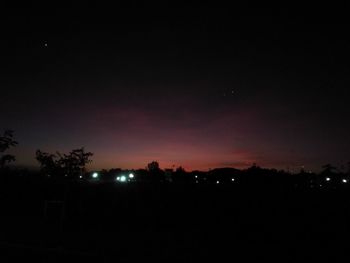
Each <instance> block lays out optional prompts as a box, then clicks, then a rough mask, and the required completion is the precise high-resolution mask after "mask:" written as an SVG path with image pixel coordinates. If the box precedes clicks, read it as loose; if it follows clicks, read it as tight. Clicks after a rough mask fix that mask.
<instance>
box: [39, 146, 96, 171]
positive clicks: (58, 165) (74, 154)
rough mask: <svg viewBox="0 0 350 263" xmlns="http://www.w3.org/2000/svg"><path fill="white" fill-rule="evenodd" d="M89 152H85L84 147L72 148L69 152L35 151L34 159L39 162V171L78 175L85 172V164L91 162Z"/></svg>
mask: <svg viewBox="0 0 350 263" xmlns="http://www.w3.org/2000/svg"><path fill="white" fill-rule="evenodd" d="M92 155H93V153H91V152H85V149H84V147H82V148H79V149H74V150H72V151H71V152H69V154H61V153H59V152H57V153H56V155H55V154H49V153H46V152H42V151H40V150H37V151H36V159H37V160H38V162H39V163H40V166H41V171H42V172H43V173H45V174H53V175H60V176H62V175H65V176H70V177H72V176H78V175H82V173H84V172H85V166H86V165H87V164H88V163H91V162H92V160H91V159H90V157H91V156H92Z"/></svg>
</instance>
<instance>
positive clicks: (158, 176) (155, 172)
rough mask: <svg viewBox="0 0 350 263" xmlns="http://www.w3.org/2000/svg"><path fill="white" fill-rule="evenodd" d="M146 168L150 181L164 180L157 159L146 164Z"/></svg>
mask: <svg viewBox="0 0 350 263" xmlns="http://www.w3.org/2000/svg"><path fill="white" fill-rule="evenodd" d="M147 170H148V172H149V174H150V175H151V178H150V179H151V181H153V182H161V181H164V172H163V171H162V170H161V169H160V168H159V163H158V162H157V161H152V162H150V163H149V164H147Z"/></svg>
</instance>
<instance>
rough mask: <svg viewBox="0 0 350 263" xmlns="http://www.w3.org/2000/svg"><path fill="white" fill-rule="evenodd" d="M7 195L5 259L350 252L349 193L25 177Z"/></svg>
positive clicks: (1, 229)
mask: <svg viewBox="0 0 350 263" xmlns="http://www.w3.org/2000/svg"><path fill="white" fill-rule="evenodd" d="M0 190H1V191H0V205H1V214H0V218H1V224H0V233H1V234H0V262H15V261H16V262H28V261H29V260H31V261H30V262H67V261H69V262H70V261H74V262H154V261H161V262H199V261H203V260H209V262H245V261H250V260H254V262H259V261H260V260H263V259H265V260H269V261H275V262H316V261H319V260H320V259H323V260H327V261H329V262H336V261H337V260H340V259H342V258H344V257H347V255H348V254H349V253H350V249H349V248H350V246H349V245H350V244H349V239H350V236H349V233H350V231H349V222H350V221H349V219H350V191H349V190H350V189H340V190H334V189H333V190H320V189H318V190H312V189H295V188H293V187H281V188H279V187H268V186H264V187H259V185H255V186H254V187H249V186H248V185H244V186H242V185H239V184H237V185H229V186H228V185H227V186H224V185H174V184H172V185H164V184H163V185H150V184H136V183H134V184H128V185H116V184H89V183H68V184H67V183H57V182H56V183H53V182H37V181H35V180H34V181H30V180H23V181H21V182H17V183H15V184H14V183H3V184H0ZM62 200H65V201H64V202H63V203H61V202H57V203H55V202H52V201H62ZM45 207H46V208H45ZM32 260H33V261H32Z"/></svg>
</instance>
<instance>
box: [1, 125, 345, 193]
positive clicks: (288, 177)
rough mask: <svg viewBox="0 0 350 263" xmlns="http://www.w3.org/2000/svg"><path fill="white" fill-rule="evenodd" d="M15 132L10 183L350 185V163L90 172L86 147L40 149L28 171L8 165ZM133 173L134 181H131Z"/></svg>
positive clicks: (5, 169)
mask: <svg viewBox="0 0 350 263" xmlns="http://www.w3.org/2000/svg"><path fill="white" fill-rule="evenodd" d="M17 144H18V142H17V141H15V139H14V132H13V131H11V130H6V131H5V132H4V133H3V135H2V136H0V153H1V154H2V155H1V156H0V173H1V174H2V175H3V177H6V176H7V177H8V178H7V179H8V180H11V178H12V179H15V177H16V175H17V177H18V176H20V177H21V178H23V176H24V175H26V176H27V179H29V177H30V178H36V179H45V180H46V179H50V180H58V181H60V180H66V181H67V180H68V181H70V180H75V181H78V182H94V183H97V182H99V183H108V182H110V183H155V184H159V183H172V184H174V185H176V184H199V185H203V184H207V185H241V186H243V185H249V186H264V187H269V186H271V187H279V186H289V187H298V188H320V189H321V188H322V189H332V188H344V187H346V186H347V185H348V183H349V184H350V162H349V163H348V165H347V166H348V167H347V169H346V168H345V167H344V166H343V167H341V169H338V168H336V167H334V166H332V165H331V164H326V165H324V166H323V167H322V168H323V170H322V171H321V172H320V173H313V172H311V171H305V170H304V169H303V168H302V169H300V171H299V173H293V174H292V173H290V172H287V171H284V170H276V169H267V168H261V167H259V166H258V165H256V164H253V165H252V166H251V167H250V168H248V169H242V170H239V169H235V168H215V169H212V170H210V171H207V172H203V171H190V172H189V171H186V170H185V169H184V168H183V167H181V166H180V167H178V168H176V169H161V168H160V165H159V163H158V162H157V161H152V162H150V163H149V164H148V165H147V167H146V168H145V169H137V170H123V169H121V168H113V169H109V170H106V169H103V170H101V171H90V172H89V171H87V169H86V165H87V164H89V163H91V162H92V159H91V158H92V156H93V153H91V152H86V151H85V149H84V147H81V148H78V149H73V150H72V151H70V152H69V153H67V154H65V153H60V152H58V151H57V152H55V153H47V152H43V151H41V150H40V149H38V150H37V151H36V153H35V157H36V160H37V161H38V164H39V165H40V170H39V171H38V172H34V171H28V170H26V169H16V168H15V166H12V168H11V169H10V167H9V166H8V164H10V163H11V162H12V163H13V162H15V160H16V158H15V156H13V155H10V154H7V153H6V152H7V151H8V150H9V149H10V148H11V147H15V146H17ZM130 174H131V175H132V178H130Z"/></svg>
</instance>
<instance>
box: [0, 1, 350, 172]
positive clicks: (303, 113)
mask: <svg viewBox="0 0 350 263" xmlns="http://www.w3.org/2000/svg"><path fill="white" fill-rule="evenodd" d="M348 11H349V10H348V9H347V8H346V7H343V6H338V7H334V8H333V7H329V6H324V7H320V6H318V7H317V9H316V8H315V7H312V6H310V7H305V6H284V7H276V6H275V7H252V6H250V7H249V6H233V7H230V8H229V7H225V6H212V5H210V4H204V3H202V4H201V5H193V6H159V5H154V6H152V5H150V4H148V5H147V6H143V5H137V6H131V7H124V6H114V7H100V6H90V7H88V6H86V5H82V6H61V7H60V6H54V7H53V6H40V7H34V6H33V7H30V8H29V7H28V8H24V7H23V8H18V7H17V8H14V9H5V10H3V14H2V16H1V28H2V30H1V42H0V45H1V49H0V52H1V62H0V63H1V64H0V65H1V73H0V87H1V95H0V112H1V126H0V128H1V129H5V128H10V129H13V130H15V136H16V138H17V140H18V141H19V145H18V146H17V148H16V149H15V150H14V151H13V152H14V153H15V154H16V156H17V164H18V165H21V166H29V167H32V166H37V163H36V160H35V159H34V156H35V150H36V149H38V148H40V149H41V150H43V151H48V152H54V151H56V150H59V151H62V152H67V151H69V150H70V149H73V148H77V147H81V146H85V148H86V150H88V151H91V152H93V153H94V156H93V163H92V164H91V165H90V168H91V169H101V168H106V169H108V168H113V167H121V168H144V167H145V166H146V165H147V163H148V162H150V161H152V160H157V161H159V163H160V166H161V167H162V168H171V167H172V166H173V165H175V166H179V165H182V166H183V167H184V168H185V169H187V170H193V169H201V170H208V169H209V168H215V167H237V168H244V167H248V166H251V165H252V163H257V164H258V165H260V166H263V167H275V168H278V169H287V167H289V168H290V169H297V170H299V169H300V167H301V166H305V168H306V169H310V170H318V169H320V167H321V166H322V165H324V164H326V163H333V164H334V165H338V166H339V165H340V164H342V163H346V162H348V161H350V140H349V132H350V124H349V120H350V116H349V115H350V107H349V106H348V102H349V98H350V90H349V87H350V86H349V84H350V67H349V61H350V60H349V58H350V45H349V44H350V41H349V36H348V35H349V28H350V27H349V24H350V23H349V22H350V20H349V18H348Z"/></svg>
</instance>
